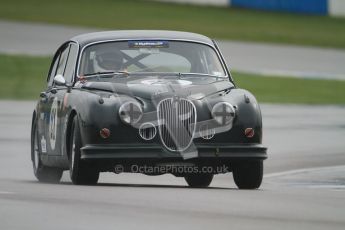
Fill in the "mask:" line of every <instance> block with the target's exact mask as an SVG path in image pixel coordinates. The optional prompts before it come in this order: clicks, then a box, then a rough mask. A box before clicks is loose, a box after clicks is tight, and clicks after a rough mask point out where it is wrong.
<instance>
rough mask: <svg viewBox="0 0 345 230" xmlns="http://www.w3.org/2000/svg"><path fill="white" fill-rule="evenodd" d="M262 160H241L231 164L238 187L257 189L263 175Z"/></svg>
mask: <svg viewBox="0 0 345 230" xmlns="http://www.w3.org/2000/svg"><path fill="white" fill-rule="evenodd" d="M263 168H264V167H263V162H262V161H261V160H257V161H243V162H242V161H241V162H236V163H234V165H233V172H232V174H233V177H234V181H235V184H236V185H237V187H238V188H239V189H257V188H259V187H260V185H261V182H262V177H263V171H264V170H263Z"/></svg>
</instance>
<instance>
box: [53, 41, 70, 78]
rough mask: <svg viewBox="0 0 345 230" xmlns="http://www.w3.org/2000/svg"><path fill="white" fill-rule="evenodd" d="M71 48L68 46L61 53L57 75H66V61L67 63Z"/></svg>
mask: <svg viewBox="0 0 345 230" xmlns="http://www.w3.org/2000/svg"><path fill="white" fill-rule="evenodd" d="M69 47H70V46H69V45H66V47H65V48H64V49H63V50H62V52H61V57H60V61H59V64H58V67H57V71H56V74H61V75H62V76H63V75H64V72H65V67H66V61H67V57H68V53H69Z"/></svg>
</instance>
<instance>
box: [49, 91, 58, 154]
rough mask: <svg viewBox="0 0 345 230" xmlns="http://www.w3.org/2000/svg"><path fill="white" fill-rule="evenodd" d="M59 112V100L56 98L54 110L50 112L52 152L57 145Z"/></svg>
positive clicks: (53, 105)
mask: <svg viewBox="0 0 345 230" xmlns="http://www.w3.org/2000/svg"><path fill="white" fill-rule="evenodd" d="M57 112H58V102H57V98H56V97H55V98H54V101H53V104H52V108H51V110H50V118H49V140H50V147H51V149H52V150H54V149H55V143H56V130H57Z"/></svg>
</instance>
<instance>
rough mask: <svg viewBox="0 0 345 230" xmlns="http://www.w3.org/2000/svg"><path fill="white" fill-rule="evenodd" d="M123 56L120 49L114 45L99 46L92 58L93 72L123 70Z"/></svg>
mask: <svg viewBox="0 0 345 230" xmlns="http://www.w3.org/2000/svg"><path fill="white" fill-rule="evenodd" d="M123 64H124V58H123V54H122V52H121V51H120V50H118V49H116V48H114V47H100V48H99V49H97V50H96V54H95V58H94V60H93V69H94V71H95V72H108V71H114V72H118V71H121V70H123V67H124V66H123Z"/></svg>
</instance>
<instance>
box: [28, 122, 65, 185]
mask: <svg viewBox="0 0 345 230" xmlns="http://www.w3.org/2000/svg"><path fill="white" fill-rule="evenodd" d="M31 160H32V166H33V170H34V174H35V177H36V178H37V179H38V181H40V182H46V183H58V182H60V180H61V177H62V173H63V170H62V169H59V168H53V167H48V166H45V165H43V164H42V161H41V147H40V145H39V141H38V130H37V123H36V121H34V123H33V125H32V130H31Z"/></svg>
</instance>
